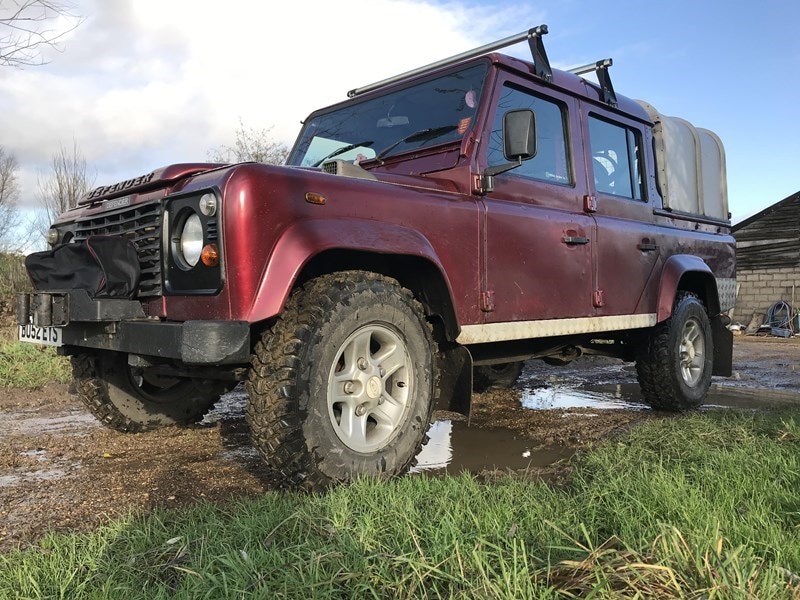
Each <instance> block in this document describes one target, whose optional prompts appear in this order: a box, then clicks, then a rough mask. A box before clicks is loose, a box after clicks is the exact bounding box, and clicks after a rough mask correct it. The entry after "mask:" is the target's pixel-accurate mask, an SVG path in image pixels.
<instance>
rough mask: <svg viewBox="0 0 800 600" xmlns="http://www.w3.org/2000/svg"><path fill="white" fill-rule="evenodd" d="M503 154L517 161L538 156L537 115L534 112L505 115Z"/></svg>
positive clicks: (520, 111)
mask: <svg viewBox="0 0 800 600" xmlns="http://www.w3.org/2000/svg"><path fill="white" fill-rule="evenodd" d="M503 154H504V155H505V157H506V158H507V159H508V160H515V161H523V160H528V159H529V158H533V157H534V156H536V115H535V114H534V113H533V111H532V110H530V109H527V108H525V109H520V110H510V111H508V112H507V113H506V114H505V115H503Z"/></svg>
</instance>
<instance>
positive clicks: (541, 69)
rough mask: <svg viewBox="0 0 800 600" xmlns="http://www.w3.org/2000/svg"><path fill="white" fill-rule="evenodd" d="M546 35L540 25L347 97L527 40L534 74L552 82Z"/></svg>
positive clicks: (370, 85)
mask: <svg viewBox="0 0 800 600" xmlns="http://www.w3.org/2000/svg"><path fill="white" fill-rule="evenodd" d="M545 34H547V25H539V26H538V27H534V28H533V29H529V30H528V31H523V32H522V33H518V34H516V35H512V36H509V37H507V38H503V39H502V40H497V41H496V42H492V43H490V44H486V45H484V46H480V47H479V48H475V49H474V50H467V51H466V52H462V53H461V54H456V55H455V56H451V57H450V58H445V59H442V60H439V61H436V62H433V63H431V64H429V65H425V66H424V67H418V68H416V69H412V70H411V71H406V72H405V73H401V74H400V75H394V76H392V77H389V78H387V79H382V80H381V81H377V82H375V83H370V84H369V85H365V86H363V87H360V88H355V89H354V90H350V91H349V92H347V97H348V98H352V97H354V96H358V95H359V94H365V93H366V92H371V91H372V90H376V89H378V88H381V87H383V86H385V85H389V84H390V83H395V82H397V81H400V80H402V79H405V78H406V77H412V76H414V75H419V74H421V73H425V72H426V71H430V70H432V69H438V68H439V67H446V66H448V65H453V64H455V63H458V62H461V61H462V60H466V59H468V58H474V57H476V56H481V55H482V54H486V53H488V52H494V51H495V50H500V49H501V48H507V47H508V46H513V45H514V44H517V43H519V42H523V41H525V40H528V44H529V45H530V48H531V57H532V58H533V72H534V74H535V75H536V76H537V77H539V78H541V79H544V80H545V81H550V80H552V78H553V70H552V69H551V68H550V61H549V60H548V59H547V52H545V49H544V42H543V41H542V36H543V35H545Z"/></svg>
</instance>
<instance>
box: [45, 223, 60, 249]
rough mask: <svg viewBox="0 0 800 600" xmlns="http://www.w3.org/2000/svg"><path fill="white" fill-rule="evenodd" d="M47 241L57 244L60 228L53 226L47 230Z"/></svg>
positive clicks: (52, 244)
mask: <svg viewBox="0 0 800 600" xmlns="http://www.w3.org/2000/svg"><path fill="white" fill-rule="evenodd" d="M47 243H48V244H50V245H51V246H55V245H56V244H57V243H58V229H56V228H55V227H51V228H50V229H48V230H47Z"/></svg>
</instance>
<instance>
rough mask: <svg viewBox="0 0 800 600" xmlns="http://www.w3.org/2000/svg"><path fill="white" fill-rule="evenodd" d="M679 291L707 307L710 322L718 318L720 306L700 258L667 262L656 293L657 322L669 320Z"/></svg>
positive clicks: (675, 257) (673, 258) (685, 256)
mask: <svg viewBox="0 0 800 600" xmlns="http://www.w3.org/2000/svg"><path fill="white" fill-rule="evenodd" d="M679 291H684V292H692V293H694V294H696V295H697V297H698V298H700V299H701V300H702V301H703V303H704V304H705V305H706V310H707V311H708V314H709V317H710V318H711V317H714V316H716V315H717V314H719V312H720V304H719V296H718V293H717V285H716V280H715V279H714V273H712V271H711V268H710V267H709V266H708V264H706V262H705V261H704V260H703V259H702V258H700V257H698V256H694V255H691V254H675V255H673V256H670V257H669V258H668V259H667V262H666V263H665V265H664V269H663V270H662V272H661V282H660V284H659V290H658V309H657V315H656V321H657V322H659V323H661V322H663V321H666V320H667V319H669V318H670V316H671V315H672V309H673V306H674V303H675V297H676V295H677V293H678V292H679Z"/></svg>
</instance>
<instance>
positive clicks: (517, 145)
mask: <svg viewBox="0 0 800 600" xmlns="http://www.w3.org/2000/svg"><path fill="white" fill-rule="evenodd" d="M503 155H504V156H505V157H506V158H507V159H508V160H510V161H513V162H507V163H505V164H503V165H495V166H494V167H489V168H488V169H486V171H484V172H483V178H482V180H483V183H482V185H481V188H482V193H484V194H485V193H487V192H492V191H494V176H495V175H499V174H500V173H505V172H506V171H510V170H511V169H516V168H517V167H519V166H520V165H522V161H523V160H529V159H531V158H533V157H534V156H536V115H535V114H534V113H533V111H532V110H530V109H528V108H524V109H519V110H510V111H508V112H507V113H506V114H504V115H503Z"/></svg>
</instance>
